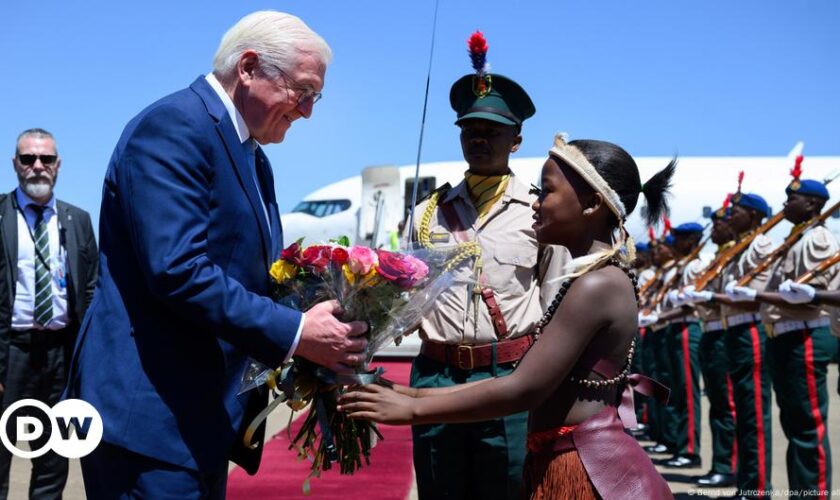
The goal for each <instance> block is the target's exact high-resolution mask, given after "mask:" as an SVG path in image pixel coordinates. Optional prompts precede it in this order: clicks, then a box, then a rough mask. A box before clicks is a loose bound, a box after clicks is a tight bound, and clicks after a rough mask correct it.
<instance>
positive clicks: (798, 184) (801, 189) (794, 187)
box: [785, 179, 831, 200]
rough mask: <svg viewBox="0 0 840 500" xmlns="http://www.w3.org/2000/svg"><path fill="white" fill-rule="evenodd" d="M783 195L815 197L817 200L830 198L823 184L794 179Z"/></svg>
mask: <svg viewBox="0 0 840 500" xmlns="http://www.w3.org/2000/svg"><path fill="white" fill-rule="evenodd" d="M785 193H787V194H802V195H805V196H816V197H817V198H822V199H824V200H827V199H829V198H830V197H831V196H829V194H828V189H827V188H826V187H825V184H823V183H822V182H820V181H815V180H812V179H802V180H799V179H794V180H793V182H791V183H790V184H788V187H787V189H785Z"/></svg>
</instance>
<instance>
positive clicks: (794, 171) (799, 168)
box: [790, 155, 805, 181]
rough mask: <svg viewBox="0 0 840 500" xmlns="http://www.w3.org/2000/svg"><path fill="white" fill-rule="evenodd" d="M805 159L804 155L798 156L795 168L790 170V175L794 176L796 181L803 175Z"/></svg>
mask: <svg viewBox="0 0 840 500" xmlns="http://www.w3.org/2000/svg"><path fill="white" fill-rule="evenodd" d="M804 159H805V157H804V156H802V155H799V156H797V157H796V162H795V163H794V164H793V168H792V169H791V171H790V176H791V177H793V180H794V181H798V180H799V177H800V176H801V175H802V160H804Z"/></svg>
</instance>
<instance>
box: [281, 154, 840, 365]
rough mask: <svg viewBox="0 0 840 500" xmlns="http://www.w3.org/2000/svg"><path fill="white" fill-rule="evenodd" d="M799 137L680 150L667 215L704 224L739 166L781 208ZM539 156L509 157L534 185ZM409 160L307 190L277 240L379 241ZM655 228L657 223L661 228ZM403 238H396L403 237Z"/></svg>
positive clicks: (405, 204) (825, 162)
mask: <svg viewBox="0 0 840 500" xmlns="http://www.w3.org/2000/svg"><path fill="white" fill-rule="evenodd" d="M802 151H803V143H802V142H799V143H797V144H796V145H795V146H794V148H793V149H792V150H791V151H790V153H789V154H788V155H787V156H778V157H737V156H735V157H700V156H697V157H680V158H679V163H678V165H677V170H676V174H675V175H674V179H673V188H672V190H671V191H672V194H673V196H672V197H671V204H670V205H671V217H670V219H671V221H672V223H673V224H674V225H677V224H681V223H683V222H700V223H702V224H704V225H705V224H706V223H707V222H708V217H709V216H710V215H711V213H712V211H713V210H716V209H717V208H719V207H720V206H721V204H722V203H723V200H724V198H725V197H726V194H727V193H732V192H734V191H735V190H736V188H737V181H738V173H739V172H740V171H742V170H743V171H744V182H743V185H742V191H743V192H753V193H757V194H760V195H761V196H763V197H764V198H765V199H766V200H767V202H768V203H769V204H770V207H771V209H772V210H773V212H774V213H775V212H777V211H778V210H781V209H782V204H783V202H784V201H785V199H786V194H785V187H786V186H787V185H788V184H789V183H790V180H791V178H790V173H789V172H790V170H791V168H793V165H794V160H795V158H796V156H798V155H800V154H802ZM635 160H636V164H637V165H638V166H639V171H640V174H641V178H642V182H644V181H646V180H647V179H649V178H650V177H651V176H652V175H653V174H654V173H656V172H657V171H659V170H660V169H662V168H664V167H665V166H666V165H667V164H668V162H669V161H670V160H671V158H670V157H666V156H663V157H639V158H635ZM543 163H545V157H539V158H521V159H515V158H512V159H511V162H510V167H511V169H512V170H513V172H514V174H515V175H516V176H517V177H518V178H519V180H520V181H521V182H522V183H524V184H525V185H526V186H527V185H529V184H531V183H533V184H539V182H540V176H541V170H542V165H543ZM802 167H803V174H802V177H803V178H806V179H818V180H823V179H830V178H831V177H832V176H835V175H837V173H838V171H840V156H821V157H817V156H810V157H809V156H806V157H805V160H804V162H803V164H802ZM466 170H467V164H466V163H465V162H464V161H451V162H436V163H425V164H421V166H420V178H419V182H418V196H417V199H418V200H419V199H422V198H423V197H424V196H425V195H426V194H428V193H429V192H430V191H432V190H433V189H436V188H438V187H440V186H442V185H443V184H444V183H447V182H448V183H450V184H451V185H453V186H454V185H456V184H457V183H458V182H460V181H461V179H463V176H464V172H465V171H466ZM414 171H415V166H414V165H408V166H400V167H398V166H376V167H367V168H365V169H363V170H362V173H361V175H357V176H354V177H350V178H348V179H344V180H341V181H338V182H335V183H332V184H329V185H327V186H324V187H322V188H321V189H318V190H317V191H314V192H313V193H310V194H309V195H307V196H306V197H305V198H304V199H303V201H301V202H300V203H299V204H298V205H297V206H296V207H295V208H294V209H293V210H292V211H291V212H290V213H287V214H283V215H282V216H281V219H282V223H283V239H284V241H287V242H292V241H295V240H296V239H298V238H301V237H303V238H305V244H306V243H309V244H312V243H318V242H325V241H328V240H329V239H330V238H335V237H337V236H341V235H347V236H349V237H350V240H351V241H352V242H353V243H355V244H362V245H368V246H371V247H385V248H387V247H388V246H389V244H390V234H391V233H392V232H393V231H396V230H397V228H398V226H399V223H400V222H401V221H403V220H404V219H405V217H406V214H407V213H408V211H409V210H410V207H411V193H412V188H413V185H414ZM828 187H829V192H830V193H831V194H832V199H831V200H829V204H833V203H834V202H835V201H836V200H837V199H838V197H840V181H838V182H837V183H835V184H831V185H829V186H828ZM642 203H643V201H642V200H641V199H640V200H639V205H638V206H637V209H636V210H635V212H634V213H633V214H632V215H631V216H630V218H629V220H628V231H629V232H630V234H631V235H632V236H633V237H634V239H636V241H642V242H644V241H647V239H648V236H647V227H646V226H645V225H644V223H643V222H642V220H641V216H640V214H639V212H640V210H639V207H641V206H642ZM827 226H828V228H829V229H830V230H831V231H832V232H833V233H834V235H835V236H837V237H838V239H840V211H838V212H836V213H834V214H833V215H832V217H830V218H829V219H828V221H827ZM789 230H790V223H788V222H786V221H783V222H782V223H780V224H778V225H777V226H776V228H774V229H773V230H772V231H771V232H770V236H771V237H772V238H773V239H774V240H776V241H777V242H780V241H781V240H783V239H784V237H785V236H786V235H787V233H788V231H789ZM659 232H660V230H657V234H659ZM401 244H402V241H401ZM709 250H710V251H711V249H709ZM418 346H419V341H418V340H417V336H416V335H412V336H409V337H408V341H406V342H403V344H402V345H401V346H400V347H399V348H394V347H389V348H386V349H385V353H384V354H385V355H394V356H403V355H414V354H416V353H417V348H418Z"/></svg>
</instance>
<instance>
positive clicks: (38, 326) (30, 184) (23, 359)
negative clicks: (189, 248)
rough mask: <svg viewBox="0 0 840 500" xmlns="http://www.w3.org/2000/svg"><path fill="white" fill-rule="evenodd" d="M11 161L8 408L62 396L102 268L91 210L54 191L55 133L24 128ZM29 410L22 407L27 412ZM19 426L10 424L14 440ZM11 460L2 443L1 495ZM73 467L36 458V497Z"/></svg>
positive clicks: (1, 326) (1, 334) (4, 373)
mask: <svg viewBox="0 0 840 500" xmlns="http://www.w3.org/2000/svg"><path fill="white" fill-rule="evenodd" d="M12 164H13V165H14V169H15V173H17V177H18V181H19V185H18V187H17V188H16V189H15V190H14V191H12V192H11V193H9V194H7V195H2V196H0V240H2V245H0V398H2V410H3V412H5V411H6V409H7V408H8V407H9V406H10V405H11V404H12V403H14V402H16V401H19V400H21V399H37V400H39V401H42V402H44V403H46V404H47V405H49V406H50V407H51V406H53V405H54V404H56V403H57V402H58V401H59V398H60V396H61V392H62V390H63V389H64V385H65V381H66V371H67V367H68V365H69V364H70V355H71V353H72V348H73V344H74V342H75V338H76V333H77V332H78V330H79V324H80V322H81V319H82V317H84V314H85V310H86V309H87V306H88V304H90V299H91V297H92V296H93V290H94V286H95V285H96V279H97V277H98V267H99V258H98V251H97V248H96V240H95V239H94V236H93V226H92V225H91V222H90V215H89V214H88V213H87V212H85V211H84V210H82V209H80V208H77V207H74V206H73V205H70V204H68V203H65V202H63V201H61V200H57V199H56V198H55V194H54V188H55V183H56V180H57V178H58V172H59V169H60V168H61V158H60V157H59V156H58V151H57V150H56V146H55V139H54V138H53V136H52V134H50V133H49V132H47V131H46V130H43V129H39V128H33V129H29V130H26V131H24V132H23V133H21V134H20V136H18V140H17V146H16V150H15V156H14V158H12ZM25 411H26V410H25V407H24V408H21V410H20V414H23V413H24V412H25ZM15 415H18V413H15ZM31 416H33V417H35V418H43V415H37V414H35V413H33V414H32V415H31ZM14 420H15V419H11V418H10V419H9V421H10V422H13V421H14ZM14 427H15V426H14V425H11V424H10V425H9V426H8V429H7V432H8V435H9V436H10V438H11V440H12V442H13V443H14V442H15V441H16V438H17V436H16V429H14ZM44 427H45V428H49V423H47V422H44ZM48 438H49V435H48V434H47V433H44V434H43V435H42V437H40V438H38V439H35V440H33V442H32V443H31V447H32V448H33V449H37V448H40V447H41V446H42V445H43V444H44V443H43V442H44V441H46V440H47V439H48ZM10 463H11V453H10V452H9V450H7V449H6V448H5V447H0V498H6V495H7V493H8V489H9V465H10ZM67 468H68V463H67V459H66V458H63V457H61V456H59V455H57V454H56V453H55V452H53V451H49V452H47V453H46V454H44V455H41V456H40V457H37V458H33V459H32V476H31V483H30V487H29V496H30V498H61V492H62V490H63V489H64V484H65V483H66V481H67Z"/></svg>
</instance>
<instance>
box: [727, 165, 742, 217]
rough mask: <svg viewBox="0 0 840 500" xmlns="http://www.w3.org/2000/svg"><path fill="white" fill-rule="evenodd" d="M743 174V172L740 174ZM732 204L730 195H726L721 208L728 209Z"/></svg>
mask: <svg viewBox="0 0 840 500" xmlns="http://www.w3.org/2000/svg"><path fill="white" fill-rule="evenodd" d="M741 173H742V174H743V172H741ZM730 203H732V193H726V199H725V200H723V208H729V204H730Z"/></svg>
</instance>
